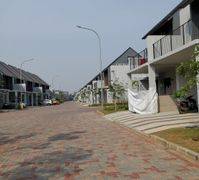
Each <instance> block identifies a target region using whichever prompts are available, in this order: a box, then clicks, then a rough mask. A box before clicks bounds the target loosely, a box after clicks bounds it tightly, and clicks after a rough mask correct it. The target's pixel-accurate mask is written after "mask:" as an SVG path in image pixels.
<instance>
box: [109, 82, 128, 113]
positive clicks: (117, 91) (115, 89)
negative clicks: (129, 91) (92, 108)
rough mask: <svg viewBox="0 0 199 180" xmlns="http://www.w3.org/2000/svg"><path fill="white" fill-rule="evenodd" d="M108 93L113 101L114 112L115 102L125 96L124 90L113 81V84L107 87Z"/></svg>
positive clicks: (119, 84)
mask: <svg viewBox="0 0 199 180" xmlns="http://www.w3.org/2000/svg"><path fill="white" fill-rule="evenodd" d="M109 91H110V92H111V94H112V98H113V100H114V105H115V111H116V110H117V101H118V100H119V99H121V97H122V96H123V95H124V94H125V92H126V90H125V88H124V86H123V85H122V84H121V83H119V82H118V81H115V82H114V83H113V84H111V85H110V86H109Z"/></svg>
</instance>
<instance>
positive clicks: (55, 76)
mask: <svg viewBox="0 0 199 180" xmlns="http://www.w3.org/2000/svg"><path fill="white" fill-rule="evenodd" d="M57 77H59V75H54V76H53V77H52V90H53V88H54V80H55V78H57Z"/></svg>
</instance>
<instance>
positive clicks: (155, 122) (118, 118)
mask: <svg viewBox="0 0 199 180" xmlns="http://www.w3.org/2000/svg"><path fill="white" fill-rule="evenodd" d="M105 118H107V119H108V120H110V121H114V122H117V123H120V124H122V125H124V126H127V127H129V128H132V129H135V130H138V131H141V132H144V133H146V134H151V133H155V132H158V131H163V130H166V129H170V128H178V127H186V126H198V125H199V114H198V113H189V114H178V113H177V112H176V111H174V112H167V113H159V114H153V115H138V114H133V113H131V112H129V111H124V112H118V113H113V114H110V115H106V116H105Z"/></svg>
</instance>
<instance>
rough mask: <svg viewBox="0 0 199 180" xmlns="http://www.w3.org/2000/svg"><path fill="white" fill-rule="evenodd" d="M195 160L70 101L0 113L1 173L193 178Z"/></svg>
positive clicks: (196, 172)
mask: <svg viewBox="0 0 199 180" xmlns="http://www.w3.org/2000/svg"><path fill="white" fill-rule="evenodd" d="M198 177H199V164H196V162H191V161H188V160H186V159H185V158H183V157H181V156H179V155H177V154H176V153H174V152H172V151H168V150H165V149H164V148H163V147H162V146H160V145H158V144H155V143H154V142H152V141H151V140H149V139H147V138H146V137H144V136H142V135H139V134H137V133H135V132H134V131H131V130H129V129H127V128H124V127H121V126H119V125H117V124H114V123H112V122H109V121H106V120H105V119H104V118H103V117H102V116H100V115H99V114H97V113H96V112H95V109H91V108H87V107H82V106H79V105H77V104H75V103H72V102H69V103H65V104H62V105H60V106H53V107H42V108H32V109H28V110H24V111H15V112H9V113H1V114H0V179H13V180H14V179H28V180H30V179H41V180H43V179H66V180H68V179H147V180H150V179H161V180H164V179H169V180H170V179H171V180H172V179H186V180H187V179H190V180H194V179H198Z"/></svg>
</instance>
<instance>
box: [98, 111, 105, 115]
mask: <svg viewBox="0 0 199 180" xmlns="http://www.w3.org/2000/svg"><path fill="white" fill-rule="evenodd" d="M96 112H97V114H99V115H102V116H105V114H104V113H103V112H101V111H99V110H97V111H96Z"/></svg>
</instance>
